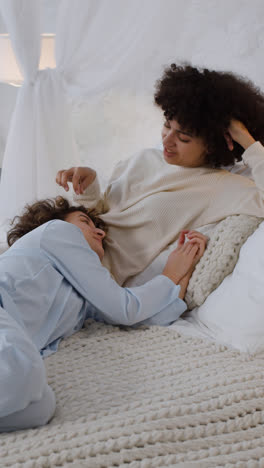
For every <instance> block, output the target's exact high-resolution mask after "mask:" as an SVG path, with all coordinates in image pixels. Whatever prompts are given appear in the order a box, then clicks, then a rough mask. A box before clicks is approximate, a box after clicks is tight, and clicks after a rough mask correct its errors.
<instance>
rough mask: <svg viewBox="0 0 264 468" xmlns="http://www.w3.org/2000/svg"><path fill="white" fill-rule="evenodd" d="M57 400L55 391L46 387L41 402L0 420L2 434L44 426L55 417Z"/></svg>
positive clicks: (36, 402) (31, 404)
mask: <svg viewBox="0 0 264 468" xmlns="http://www.w3.org/2000/svg"><path fill="white" fill-rule="evenodd" d="M55 407H56V400H55V395H54V392H53V390H52V389H51V388H50V386H49V385H46V388H45V390H44V393H43V396H42V398H41V399H40V400H39V401H35V402H33V403H30V404H29V405H28V406H27V407H26V408H25V409H23V410H21V411H17V412H16V413H12V414H9V415H7V416H4V417H3V418H0V432H10V431H18V430H20V429H32V428H34V427H39V426H44V425H45V424H47V423H48V422H49V421H50V419H51V418H52V416H53V415H54V412H55Z"/></svg>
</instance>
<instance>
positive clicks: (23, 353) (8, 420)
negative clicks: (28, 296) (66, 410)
mask: <svg viewBox="0 0 264 468" xmlns="http://www.w3.org/2000/svg"><path fill="white" fill-rule="evenodd" d="M55 406H56V403H55V396H54V393H53V391H52V389H51V388H50V387H49V386H48V384H47V380H46V373H45V366H44V363H43V361H42V358H41V356H40V354H39V351H38V349H37V348H36V346H35V345H34V343H33V342H32V340H31V339H30V337H29V336H28V335H27V333H26V330H25V328H24V327H23V326H22V325H20V324H19V323H18V322H16V320H14V319H13V317H12V316H11V315H10V314H8V312H6V311H5V310H4V309H3V308H2V307H0V432H7V431H15V430H19V429H28V428H33V427H37V426H42V425H44V424H46V423H47V422H48V421H49V420H50V419H51V418H52V416H53V414H54V411H55Z"/></svg>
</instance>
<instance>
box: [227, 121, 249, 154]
mask: <svg viewBox="0 0 264 468" xmlns="http://www.w3.org/2000/svg"><path fill="white" fill-rule="evenodd" d="M224 137H225V140H226V142H227V146H228V149H229V150H230V151H232V150H233V149H234V143H233V142H234V141H236V142H237V143H238V144H239V145H240V146H242V148H244V149H245V150H246V149H247V148H249V146H251V145H252V144H253V143H255V141H256V140H255V139H254V138H253V136H252V135H251V134H250V133H249V131H248V129H247V128H246V127H245V125H244V124H243V123H242V122H240V121H239V120H235V119H232V120H231V122H230V125H229V127H228V131H227V132H226V133H225V134H224Z"/></svg>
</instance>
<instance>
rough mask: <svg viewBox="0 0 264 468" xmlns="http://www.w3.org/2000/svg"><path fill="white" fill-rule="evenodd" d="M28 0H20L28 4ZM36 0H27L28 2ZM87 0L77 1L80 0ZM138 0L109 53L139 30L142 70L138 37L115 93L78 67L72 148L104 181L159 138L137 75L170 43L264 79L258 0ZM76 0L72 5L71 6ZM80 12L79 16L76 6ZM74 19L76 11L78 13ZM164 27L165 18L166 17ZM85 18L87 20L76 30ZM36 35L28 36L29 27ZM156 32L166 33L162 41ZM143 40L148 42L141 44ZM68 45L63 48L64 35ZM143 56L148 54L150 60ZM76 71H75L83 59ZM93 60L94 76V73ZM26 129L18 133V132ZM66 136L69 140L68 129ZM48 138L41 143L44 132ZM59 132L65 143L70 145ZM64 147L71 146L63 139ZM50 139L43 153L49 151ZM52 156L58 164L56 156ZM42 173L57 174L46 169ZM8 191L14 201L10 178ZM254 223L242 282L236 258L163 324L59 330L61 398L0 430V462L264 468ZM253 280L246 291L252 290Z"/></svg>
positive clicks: (56, 377) (56, 362)
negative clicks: (48, 416)
mask: <svg viewBox="0 0 264 468" xmlns="http://www.w3.org/2000/svg"><path fill="white" fill-rule="evenodd" d="M79 1H80V0H79ZM24 3H25V8H29V9H30V8H31V7H30V5H29V7H26V2H24ZM31 3H32V8H33V6H34V4H36V3H37V2H35V0H34V2H31ZM52 3H54V4H55V3H57V2H52ZM64 3H65V5H66V3H67V2H65V1H64ZM82 3H83V4H82V8H83V9H85V8H86V4H87V5H88V3H89V2H87V1H86V0H85V2H82ZM102 3H103V2H101V4H102ZM107 3H108V6H107ZM139 3H140V2H138V5H139ZM141 3H142V2H141ZM28 4H29V1H28ZM122 4H123V2H119V7H122V8H125V7H124V6H123V5H124V4H123V5H122ZM133 4H134V2H133V3H130V4H129V8H131V9H133V8H134V9H135V16H133V18H135V20H136V19H137V16H136V13H137V10H138V11H139V10H140V13H142V8H143V7H144V9H145V10H144V11H145V12H146V14H145V15H144V14H143V13H142V25H143V26H142V25H141V27H138V30H134V29H133V27H134V24H136V21H135V22H133V21H131V17H130V11H128V13H129V14H127V18H126V22H124V28H127V29H128V28H129V27H130V26H131V31H130V33H129V34H128V32H129V31H126V34H125V35H124V36H125V37H126V41H124V44H122V42H121V41H120V37H119V35H118V34H117V37H116V44H118V51H119V46H120V47H121V45H122V46H123V49H124V50H123V54H124V55H125V56H127V51H130V48H129V46H130V45H131V44H132V45H133V38H134V36H135V37H136V38H137V40H138V41H139V42H140V41H141V42H140V45H139V47H138V44H137V42H136V41H135V44H134V48H136V51H137V57H138V54H139V62H138V64H137V65H138V70H139V74H138V77H137V78H138V79H137V80H135V79H134V76H136V74H135V70H134V68H133V67H134V62H133V61H131V58H133V57H134V55H133V54H134V49H133V47H131V56H130V55H129V56H128V59H129V60H128V62H129V63H130V68H129V69H128V73H127V74H125V73H124V76H122V79H123V80H124V82H125V84H127V83H128V82H129V79H130V80H131V83H130V82H129V85H130V91H128V90H127V89H126V87H123V86H122V83H121V81H120V82H117V83H116V82H115V81H114V83H115V86H114V87H113V89H112V91H107V92H103V91H102V89H103V85H102V86H101V88H102V89H101V88H100V86H99V85H98V89H97V88H96V89H95V91H96V92H95V91H94V89H93V80H90V81H89V80H88V79H87V77H86V76H84V79H83V82H84V83H86V86H87V87H88V88H89V89H88V91H89V92H88V91H87V90H86V91H87V93H86V94H87V95H86V96H85V98H84V97H83V96H82V98H81V99H79V98H78V96H77V98H78V99H77V98H76V96H75V98H74V97H73V98H72V102H71V105H72V109H73V113H72V114H73V124H74V128H75V136H76V141H77V146H78V155H79V156H80V159H81V160H82V161H83V162H86V158H87V154H89V165H92V166H93V167H95V168H96V169H98V170H99V171H100V172H101V174H102V175H103V180H106V179H107V177H108V176H109V172H110V170H111V169H112V167H113V165H114V163H115V162H117V160H118V159H120V154H121V155H122V156H123V157H126V156H128V155H129V154H130V153H132V152H134V151H137V150H138V149H141V148H142V147H143V146H149V145H152V144H153V145H154V144H158V140H159V132H160V120H161V119H160V115H158V114H154V113H152V112H154V111H153V107H152V89H151V93H150V94H146V90H145V88H144V86H145V85H146V84H147V85H148V88H147V89H148V92H149V91H150V84H151V86H152V83H153V77H154V76H155V77H157V76H159V73H160V67H161V65H162V68H163V65H164V63H165V62H169V61H170V60H171V58H172V57H173V60H174V57H175V54H176V55H177V57H179V58H184V59H186V57H187V58H188V60H189V59H190V60H192V61H193V62H196V63H201V64H202V63H206V65H208V66H209V65H210V66H211V67H217V68H221V67H222V68H232V69H233V68H234V69H235V70H237V71H239V72H241V73H243V74H247V73H248V72H249V71H250V73H251V77H252V78H253V79H254V80H255V81H256V82H257V83H258V84H259V85H260V86H261V85H263V80H262V73H261V70H260V69H258V70H257V69H256V66H255V64H256V63H258V64H261V63H262V62H261V57H262V53H263V52H262V47H261V44H262V42H263V41H262V40H261V38H262V35H263V28H262V26H261V27H260V24H259V25H257V26H259V27H252V25H254V26H255V18H256V12H259V17H260V18H261V17H262V16H261V14H260V13H261V11H262V9H263V6H262V2H261V1H260V0H255V7H254V8H252V7H251V6H248V5H247V4H244V5H241V2H239V1H234V2H232V4H230V2H221V5H220V4H219V2H218V3H217V2H215V3H214V4H211V2H210V5H209V2H206V3H205V4H204V5H203V6H202V5H201V3H199V2H196V1H195V0H192V1H190V2H189V3H188V5H186V2H179V5H180V6H181V7H182V11H183V12H184V15H183V16H182V15H178V11H177V12H176V14H174V15H172V14H170V11H169V9H168V10H166V9H164V2H155V8H156V10H155V8H154V7H153V5H154V3H153V2H152V5H151V7H152V8H153V11H152V14H153V18H151V15H149V11H150V8H148V5H147V2H144V4H143V3H142V5H141V6H140V5H139V7H137V3H135V6H133ZM50 5H51V3H50ZM69 5H70V2H69ZM72 5H73V4H72ZM109 5H110V4H109V2H105V6H104V7H105V8H106V6H107V8H109V10H111V6H109ZM88 6H89V5H88ZM174 6H175V5H174V2H173V1H172V2H170V7H171V8H172V7H174ZM32 8H31V10H32ZM34 8H35V7H34ZM72 8H74V9H75V10H77V9H76V6H75V4H74V6H73V7H72ZM98 8H99V7H98ZM217 9H218V10H217ZM260 10H261V11H260ZM216 11H218V13H217V14H216ZM226 11H228V15H227V14H226ZM33 13H34V12H33ZM33 13H32V17H33V16H34V15H33ZM108 13H109V12H108ZM110 13H111V14H112V16H113V17H114V19H116V20H118V18H119V17H120V18H122V21H123V16H124V15H122V14H119V15H115V14H114V11H113V12H112V11H110ZM76 14H79V15H80V17H81V16H84V15H82V9H80V10H79V11H78V12H76ZM90 14H91V13H90V12H89V15H90ZM133 14H134V13H133ZM52 15H53V13H52ZM68 15H69V16H68V20H65V24H66V27H65V35H64V36H63V35H61V45H63V44H64V43H65V42H66V43H68V45H69V43H70V44H71V42H72V41H73V39H74V37H73V36H72V35H71V34H69V26H70V27H73V26H74V20H75V19H74V18H73V15H72V17H71V11H70V8H68ZM106 16H107V17H108V16H109V15H108V14H107V15H106V14H105V13H104V12H103V14H102V18H103V20H104V19H105V17H106ZM28 17H29V19H30V23H29V24H28V29H30V27H31V25H32V24H33V20H32V21H31V16H30V15H28ZM66 19H67V17H66ZM143 19H144V21H146V24H145V22H144V21H143ZM80 20H82V21H83V22H84V21H85V18H84V19H82V18H80ZM150 20H151V21H152V23H151V24H152V29H153V30H154V35H153V36H152V39H151V41H150V42H151V47H150V44H148V42H147V40H146V38H145V40H144V36H143V39H142V36H140V35H139V36H138V31H141V33H142V32H143V31H146V32H148V28H149V29H150V26H149V23H150ZM109 21H110V19H109ZM113 24H114V23H113ZM140 24H141V23H140ZM151 24H150V25H151ZM162 25H163V26H164V25H166V27H165V28H164V27H163V28H162V27H161V26H162ZM132 26H133V27H132ZM139 26H140V25H139ZM204 26H206V27H204ZM61 28H62V26H61ZM76 29H77V32H78V31H79V30H81V28H80V27H79V26H78V24H77V28H76ZM88 29H89V28H83V34H84V32H86V30H88ZM174 29H175V34H176V33H177V35H176V36H175V38H176V39H175V38H174V39H175V40H173V41H172V40H171V35H170V33H171V31H173V30H174ZM202 29H203V31H202ZM116 30H117V32H118V31H119V30H118V28H116ZM92 31H96V28H94V29H92ZM113 31H114V28H113ZM113 31H112V33H113ZM135 32H137V34H135ZM100 33H102V29H100ZM167 33H168V34H167ZM57 34H58V33H57ZM31 36H32V37H33V38H34V36H33V33H32V34H31ZM208 36H209V37H210V41H208ZM32 37H31V41H30V42H31V44H34V43H35V42H36V41H35V40H33V39H32ZM160 37H163V42H164V46H163V48H161V41H160ZM249 37H250V41H249V40H248V38H249ZM85 39H86V40H87V44H93V42H94V43H96V44H97V47H98V50H99V52H98V57H99V59H100V60H99V59H98V61H99V63H101V62H102V63H103V60H101V55H100V54H102V51H100V46H103V51H104V50H105V54H106V56H107V53H108V51H107V50H106V49H107V48H106V47H105V40H104V37H103V35H102V34H100V39H102V44H101V42H98V41H95V39H94V37H93V36H88V37H87V38H86V37H85ZM154 39H155V41H156V42H154ZM230 39H232V40H230ZM67 41H68V42H67ZM129 41H130V42H129ZM20 43H21V44H22V45H23V41H20V42H19V45H20ZM130 43H131V44H130ZM142 43H144V45H145V46H146V48H145V49H144V48H143V47H141V44H142ZM76 44H77V45H76ZM76 44H75V43H74V44H73V45H76V47H77V48H79V42H78V41H77V43H76ZM109 44H110V45H112V44H113V43H112V42H110V43H109ZM114 45H115V44H114ZM152 45H153V47H154V46H155V47H156V49H155V47H154V49H153V48H152ZM62 49H63V47H62ZM65 49H66V52H67V47H66V48H65ZM143 49H144V50H143ZM71 50H74V47H73V49H71V48H70V51H71ZM78 50H79V49H78ZM88 50H90V49H89V47H88ZM223 50H224V53H221V52H222V51H223ZM64 52H65V51H64ZM147 53H148V54H149V56H148V61H146V54H147ZM109 54H110V59H111V60H109V62H106V63H112V60H113V57H112V48H111V50H110V49H109ZM140 54H142V55H140ZM183 54H184V55H183ZM69 56H70V57H66V58H67V59H68V62H70V63H68V69H69V70H70V71H71V67H70V66H71V65H72V64H71V59H72V57H73V58H74V57H75V56H76V54H74V53H69ZM154 56H155V60H153V57H154ZM98 57H97V58H98ZM234 57H235V58H236V60H235V63H234ZM107 58H108V56H107ZM245 58H246V60H245ZM118 59H119V57H118ZM66 62H67V60H66ZM91 63H92V65H94V62H89V61H88V65H89V67H88V72H90V69H93V66H92V67H91V66H90V65H91ZM118 63H119V62H118ZM143 63H144V64H145V63H146V65H145V67H143V66H142V64H143ZM120 64H121V65H120V68H119V69H118V67H117V70H118V73H120V70H121V69H122V66H123V65H122V62H120ZM73 65H74V64H73ZM73 65H72V68H74V67H73ZM233 65H234V67H233ZM110 68H111V67H109V70H110ZM76 69H77V71H78V70H80V71H81V67H79V66H78V67H76ZM123 69H124V70H125V69H126V67H123ZM69 70H68V71H69ZM100 70H101V69H100V68H99V72H100ZM124 70H123V71H124ZM142 70H143V72H142ZM66 71H67V70H66ZM111 71H112V70H111ZM99 72H98V76H100V79H101V75H102V76H103V74H101V75H100V73H99ZM129 72H130V75H129ZM66 75H67V74H66ZM66 75H65V76H66ZM128 75H129V76H128ZM143 75H144V76H143ZM70 77H71V78H72V75H70ZM88 77H89V78H90V75H88ZM93 78H95V77H93ZM144 80H145V81H144ZM95 81H96V80H95ZM134 81H138V83H136V85H138V86H139V89H138V90H137V91H135V89H134V87H133V86H134ZM145 82H146V83H145ZM87 83H88V84H89V86H88V85H87ZM120 83H121V85H120ZM59 84H60V83H59ZM96 84H97V82H96ZM99 84H100V83H99ZM141 86H142V89H141ZM75 91H76V90H75ZM87 96H88V97H87ZM15 97H16V96H15ZM44 97H45V96H44ZM52 104H53V103H52ZM25 109H26V107H25V106H22V111H21V115H22V116H23V118H22V120H23V119H24V121H25V122H26V121H27V119H25V118H24V112H25ZM150 109H151V111H150ZM123 115H125V116H126V119H123ZM5 119H6V112H5ZM58 122H60V119H59V118H57V119H55V118H54V119H53V122H52V127H53V126H54V135H55V137H57V134H58V128H59V127H58V128H56V127H55V124H56V125H57V124H58ZM21 123H22V124H23V125H24V122H23V121H22V122H18V124H19V125H20V126H21ZM33 123H34V122H33ZM33 123H32V125H33ZM40 124H41V120H40ZM21 128H22V127H21ZM32 128H35V127H34V126H33V127H32ZM88 128H89V131H87V129H88ZM59 129H60V128H59ZM29 130H30V132H29V134H30V135H31V134H32V135H34V137H36V134H35V133H34V132H31V127H30V128H29ZM62 130H63V131H64V127H63V128H62ZM50 131H51V130H50ZM98 132H99V133H98ZM21 134H23V135H22V136H23V137H24V133H23V131H22V130H21ZM51 135H52V133H51ZM64 136H65V138H66V136H67V132H64ZM33 140H34V138H33ZM46 140H47V141H46V143H45V144H47V145H48V143H49V139H48V138H47V139H46ZM54 141H55V142H56V145H55V146H54V148H52V147H51V150H52V151H53V150H54V154H56V155H57V154H58V153H61V154H63V151H58V147H57V143H58V142H57V140H56V138H54ZM63 141H64V140H63ZM65 141H66V143H65ZM65 141H64V146H60V147H59V148H60V149H63V150H66V149H67V140H66V139H65ZM33 142H34V141H33ZM4 143H5V142H4ZM68 146H69V155H70V157H72V148H71V147H70V145H69V144H68ZM32 148H33V149H32V151H33V153H32V154H35V153H34V152H35V146H34V145H33V146H32ZM46 148H48V146H47V147H46ZM106 148H107V152H106ZM11 149H12V148H11ZM11 149H10V151H11ZM16 149H17V147H15V151H14V154H15V156H14V157H15V158H17V159H15V160H14V167H15V168H16V171H15V172H14V173H13V176H14V177H15V176H17V177H18V180H17V181H14V183H13V185H14V186H18V187H19V184H20V183H21V180H20V179H21V174H23V173H24V175H25V177H31V160H30V158H27V157H24V159H23V155H21V154H20V153H19V154H18V152H17V150H16ZM44 149H45V148H44ZM48 149H50V148H48ZM22 150H23V151H24V156H25V154H26V155H27V153H28V148H27V147H25V148H24V147H23V148H21V151H22ZM52 151H50V152H49V154H51V155H52V154H53V153H52ZM43 153H45V151H44V150H43ZM41 157H42V155H38V158H39V161H42V159H41ZM51 159H52V158H51ZM53 159H54V161H55V158H53ZM53 159H52V160H53ZM65 161H67V158H66V159H65ZM65 161H64V160H63V164H66V162H65ZM42 162H43V161H42ZM44 162H45V158H44ZM25 163H26V164H27V165H28V166H27V167H26V166H25ZM21 164H22V168H21ZM43 164H44V163H43ZM54 164H55V163H54ZM56 164H57V162H56ZM58 164H62V163H61V162H60V161H59V162H58ZM71 164H72V161H71ZM36 166H37V165H36ZM41 167H42V166H41ZM43 167H44V166H43ZM58 168H61V167H60V166H59V167H58ZM240 170H241V168H238V171H240ZM243 170H244V168H243ZM23 171H24V172H23ZM51 173H52V177H53V175H54V174H55V169H54V168H52V171H51ZM34 175H35V179H34V180H38V181H41V180H42V179H43V177H42V173H40V174H38V173H34ZM37 176H38V177H39V178H37ZM52 177H50V180H51V179H52ZM46 179H48V177H47V178H46ZM26 180H27V179H24V181H22V182H23V184H25V181H26ZM30 180H31V179H30ZM52 180H53V179H52ZM26 183H27V182H26ZM46 185H47V181H45V190H46V189H47V190H48V194H49V195H50V194H51V193H52V192H51V188H52V187H51V185H50V187H47V186H46ZM9 188H10V186H9V185H8V184H7V190H5V195H6V197H7V201H9V203H10V196H11V195H12V196H13V194H10V193H9V191H8V189H9ZM17 193H18V198H21V199H22V198H23V197H21V193H20V190H19V189H17ZM38 193H41V196H46V192H45V191H44V189H43V193H42V192H41V191H40V192H38ZM43 194H44V195H43ZM2 203H4V199H2ZM23 203H24V202H23ZM6 205H7V203H6ZM263 229H264V228H263V225H261V226H260V227H259V228H258V230H256V232H255V234H253V236H251V237H250V238H249V240H248V241H247V243H246V244H245V249H244V251H245V256H244V263H245V264H246V268H244V270H243V275H242V276H243V280H244V283H243V287H242V286H241V283H240V282H239V281H240V280H241V275H240V276H239V273H240V272H241V270H240V266H241V262H240V263H239V262H238V267H236V268H235V270H234V272H235V273H232V274H230V275H229V276H228V277H227V278H226V279H225V280H224V281H223V282H222V283H221V285H220V286H219V287H218V288H217V289H216V290H215V292H213V293H212V294H211V295H210V296H209V297H208V298H207V300H206V301H205V302H204V304H203V305H202V306H201V307H200V308H198V309H195V310H194V311H193V312H190V313H188V314H186V315H185V316H184V317H183V318H182V319H180V320H179V321H177V322H176V323H175V324H173V325H172V326H171V327H170V328H162V327H150V328H148V327H141V328H138V329H128V328H124V327H122V328H120V327H113V326H109V325H104V324H99V323H95V322H92V321H87V322H86V323H85V327H84V328H83V329H82V330H81V331H80V332H78V333H76V334H75V335H73V336H72V337H70V338H68V339H65V340H63V341H62V342H61V344H60V347H59V350H58V352H57V353H55V354H53V355H51V356H50V357H48V358H47V359H45V365H46V370H47V376H48V382H49V384H50V385H51V387H52V388H53V389H54V391H55V393H56V398H57V407H56V413H55V416H54V418H53V419H52V421H51V422H50V423H49V424H48V425H47V426H45V427H43V428H39V429H33V430H27V431H20V432H14V433H10V434H1V436H0V467H2V468H7V467H12V468H20V467H21V468H22V467H25V468H33V467H34V468H35V467H38V468H39V467H43V468H49V467H56V466H58V467H60V466H63V467H76V468H78V467H82V466H83V467H86V468H111V467H120V468H121V467H123V468H129V467H130V468H154V467H162V468H165V467H166V468H169V467H174V466H177V467H183V468H192V467H202V468H206V467H208V468H213V467H237V468H243V467H250V468H255V467H256V468H257V467H258V468H259V467H264V424H263V423H264V386H263V377H264V375H263V374H264V338H263V337H264V319H263V316H264V314H263V304H264V297H263V287H262V278H263V275H262V271H263V265H264V257H263V253H262V252H264V248H263V243H262V239H264V233H262V232H261V230H263ZM0 236H1V237H0V244H1V245H0V248H2V250H4V249H5V243H4V237H3V236H2V234H1V233H0ZM252 285H254V288H255V289H253V293H254V294H253V293H252V290H251V289H250V288H251V286H252ZM233 286H234V287H233ZM230 292H231V293H230ZM256 298H257V299H256ZM231 299H232V300H231ZM212 312H213V313H212Z"/></svg>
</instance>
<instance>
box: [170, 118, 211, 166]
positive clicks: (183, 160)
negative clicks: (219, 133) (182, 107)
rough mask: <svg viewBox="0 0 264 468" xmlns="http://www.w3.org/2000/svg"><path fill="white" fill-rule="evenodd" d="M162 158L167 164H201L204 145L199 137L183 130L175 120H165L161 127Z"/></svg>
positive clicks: (204, 154) (202, 163)
mask: <svg viewBox="0 0 264 468" xmlns="http://www.w3.org/2000/svg"><path fill="white" fill-rule="evenodd" d="M161 135H162V142H163V147H164V151H163V154H164V159H165V161H166V162H167V163H168V164H175V165H176V166H183V167H199V166H203V165H204V162H205V156H206V152H207V149H206V145H205V143H204V142H203V140H202V139H201V138H199V137H196V136H193V135H191V134H189V133H187V132H185V131H184V130H183V129H182V128H181V126H180V125H179V124H178V122H177V120H166V121H165V123H164V125H163V129H162V133H161Z"/></svg>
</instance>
